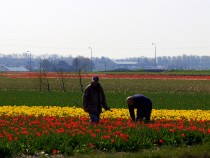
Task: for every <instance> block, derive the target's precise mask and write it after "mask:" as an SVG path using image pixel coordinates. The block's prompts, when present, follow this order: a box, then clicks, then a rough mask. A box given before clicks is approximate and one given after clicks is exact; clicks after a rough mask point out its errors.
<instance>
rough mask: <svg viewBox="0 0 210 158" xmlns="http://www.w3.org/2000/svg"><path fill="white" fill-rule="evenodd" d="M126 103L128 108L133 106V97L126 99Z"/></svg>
mask: <svg viewBox="0 0 210 158" xmlns="http://www.w3.org/2000/svg"><path fill="white" fill-rule="evenodd" d="M126 102H127V104H128V106H133V104H134V100H133V97H132V96H129V97H127V98H126Z"/></svg>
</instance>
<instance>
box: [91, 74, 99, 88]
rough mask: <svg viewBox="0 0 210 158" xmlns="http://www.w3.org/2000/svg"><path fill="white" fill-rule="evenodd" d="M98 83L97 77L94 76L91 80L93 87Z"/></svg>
mask: <svg viewBox="0 0 210 158" xmlns="http://www.w3.org/2000/svg"><path fill="white" fill-rule="evenodd" d="M98 82H99V77H98V76H94V77H93V79H92V83H93V85H94V86H96V85H97V84H98Z"/></svg>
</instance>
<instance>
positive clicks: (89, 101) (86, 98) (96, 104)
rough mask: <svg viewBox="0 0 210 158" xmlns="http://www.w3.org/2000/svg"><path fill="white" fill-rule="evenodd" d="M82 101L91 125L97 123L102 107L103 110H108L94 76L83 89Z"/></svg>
mask: <svg viewBox="0 0 210 158" xmlns="http://www.w3.org/2000/svg"><path fill="white" fill-rule="evenodd" d="M82 99H83V107H84V110H85V112H88V113H89V115H90V123H91V124H92V123H99V120H100V114H101V112H102V107H103V108H104V109H105V110H110V108H109V107H108V106H107V104H106V97H105V94H104V91H103V88H102V87H101V85H100V83H99V77H98V76H94V77H93V78H92V82H91V84H89V85H88V86H87V87H86V88H85V90H84V93H83V97H82Z"/></svg>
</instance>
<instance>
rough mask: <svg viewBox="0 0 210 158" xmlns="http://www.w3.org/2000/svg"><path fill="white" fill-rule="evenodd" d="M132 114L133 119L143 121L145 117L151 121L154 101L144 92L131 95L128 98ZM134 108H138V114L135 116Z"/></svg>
mask: <svg viewBox="0 0 210 158" xmlns="http://www.w3.org/2000/svg"><path fill="white" fill-rule="evenodd" d="M126 102H127V104H128V109H129V113H130V116H131V118H132V120H133V121H140V122H141V121H142V120H143V119H144V118H145V119H146V121H150V116H151V113H152V101H151V100H150V99H149V98H147V97H145V96H144V95H142V94H135V95H133V96H129V97H127V99H126ZM134 109H137V115H136V118H135V112H134Z"/></svg>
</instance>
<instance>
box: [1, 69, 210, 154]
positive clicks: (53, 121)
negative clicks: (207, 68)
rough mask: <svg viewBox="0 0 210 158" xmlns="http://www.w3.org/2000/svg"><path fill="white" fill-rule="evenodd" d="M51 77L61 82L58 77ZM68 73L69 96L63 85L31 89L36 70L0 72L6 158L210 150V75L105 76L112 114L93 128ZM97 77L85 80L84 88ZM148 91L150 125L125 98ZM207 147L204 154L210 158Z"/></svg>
mask: <svg viewBox="0 0 210 158" xmlns="http://www.w3.org/2000/svg"><path fill="white" fill-rule="evenodd" d="M50 75H51V77H50V76H48V77H49V79H50V81H51V83H54V82H55V78H54V77H55V76H53V74H50ZM68 75H69V76H71V77H69V78H68V77H66V80H67V81H68V91H67V92H62V91H59V89H58V88H56V84H55V85H54V89H53V90H52V92H48V91H43V92H39V90H38V89H36V86H35V85H32V83H35V81H36V77H35V76H36V75H34V73H33V74H32V75H31V77H30V74H24V73H20V74H16V75H15V74H1V75H0V76H1V77H0V81H1V83H2V85H1V86H0V87H1V90H0V94H1V97H0V157H9V156H15V155H16V156H18V155H19V156H20V157H21V155H32V156H33V155H36V156H40V155H42V156H44V155H45V156H46V155H50V156H54V157H56V155H57V156H58V157H59V156H60V157H61V156H66V157H70V156H73V155H78V154H79V155H85V154H90V153H98V152H100V153H115V154H116V153H136V152H137V153H138V154H141V152H143V151H145V150H147V151H150V150H153V149H156V150H157V149H161V148H165V147H170V148H176V149H182V148H185V147H188V148H193V147H202V146H205V147H206V146H209V148H210V100H209V98H210V76H208V75H206V74H205V75H195V76H193V75H171V74H170V75H162V74H161V75H160V74H158V75H157V74H152V75H151V74H143V75H142V76H141V75H140V74H131V76H130V78H129V75H128V74H127V75H126V74H124V76H126V77H124V76H123V75H122V74H117V75H119V76H118V77H116V76H114V75H115V74H107V75H104V74H103V75H102V74H98V75H101V76H100V79H101V80H100V82H101V84H102V86H103V88H104V90H105V94H106V97H107V102H108V106H109V107H110V108H111V109H112V111H105V110H103V112H102V114H101V118H100V123H99V124H90V120H89V115H88V114H87V113H86V112H84V110H83V109H82V107H81V106H80V104H81V95H82V93H81V92H80V87H79V84H78V83H77V82H78V80H77V78H76V77H72V76H73V75H72V74H67V75H66V76H68ZM155 75H156V76H155ZM24 76H25V77H24ZM92 76H93V74H86V75H85V76H84V78H83V84H84V86H86V85H87V84H88V83H89V82H90V81H91V77H92ZM110 76H111V77H110ZM134 76H135V77H134ZM139 76H140V77H139ZM149 76H151V78H149ZM154 76H155V77H154ZM103 77H104V78H103ZM120 77H121V78H120ZM69 81H71V82H70V83H69ZM133 81H135V83H136V84H133ZM17 82H19V83H20V84H23V85H24V86H22V88H21V86H20V87H18V86H17V87H16V88H15V89H13V87H12V86H11V85H15V83H17ZM22 82H24V83H22ZM142 83H143V84H142ZM173 84H175V85H173ZM3 87H4V88H3ZM32 87H33V88H32ZM141 92H142V93H143V94H146V95H147V96H149V97H150V98H151V100H152V101H153V109H152V114H151V121H150V122H145V121H143V122H133V121H132V120H131V119H130V115H129V112H128V109H127V105H126V103H125V98H126V96H129V95H133V94H136V93H141ZM39 93H40V96H39ZM66 94H68V95H67V96H66ZM68 97H69V98H68ZM16 100H17V101H16ZM19 100H20V101H19ZM208 150H209V149H208ZM208 150H207V152H206V153H205V156H204V157H209V156H210V153H209V152H208ZM159 157H160V156H159Z"/></svg>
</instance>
